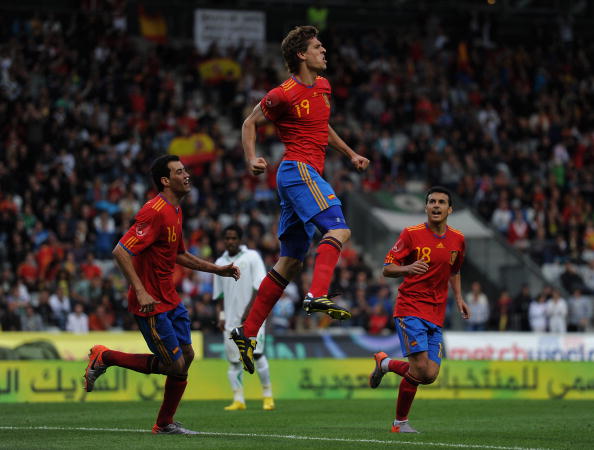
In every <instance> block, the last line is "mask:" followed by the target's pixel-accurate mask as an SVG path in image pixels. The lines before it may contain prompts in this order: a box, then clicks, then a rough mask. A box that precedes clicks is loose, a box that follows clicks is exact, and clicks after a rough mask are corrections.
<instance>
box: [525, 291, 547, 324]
mask: <svg viewBox="0 0 594 450" xmlns="http://www.w3.org/2000/svg"><path fill="white" fill-rule="evenodd" d="M546 302H547V297H546V295H545V294H543V293H541V294H540V295H539V296H538V297H536V298H535V299H534V300H532V301H531V302H530V308H529V309H528V317H529V320H530V329H531V330H532V331H536V332H539V333H544V332H545V331H547V303H546Z"/></svg>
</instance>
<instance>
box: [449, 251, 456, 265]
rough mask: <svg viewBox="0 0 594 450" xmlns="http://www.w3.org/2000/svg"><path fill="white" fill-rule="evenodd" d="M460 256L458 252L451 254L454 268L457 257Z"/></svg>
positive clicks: (451, 262)
mask: <svg viewBox="0 0 594 450" xmlns="http://www.w3.org/2000/svg"><path fill="white" fill-rule="evenodd" d="M457 256H458V252H450V266H453V265H454V263H455V262H456V257H457Z"/></svg>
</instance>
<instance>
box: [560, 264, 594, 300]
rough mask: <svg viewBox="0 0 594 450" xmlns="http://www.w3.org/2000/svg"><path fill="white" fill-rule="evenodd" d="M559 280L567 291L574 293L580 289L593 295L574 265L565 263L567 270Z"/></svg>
mask: <svg viewBox="0 0 594 450" xmlns="http://www.w3.org/2000/svg"><path fill="white" fill-rule="evenodd" d="M559 278H560V280H561V284H562V285H563V287H564V288H565V290H566V291H568V292H574V291H575V290H576V289H579V290H580V291H582V292H585V293H587V294H591V292H590V290H589V289H588V288H587V287H586V284H585V283H584V280H583V279H582V277H581V276H580V275H579V274H578V273H577V270H576V268H575V266H574V265H573V264H572V263H570V262H567V263H565V270H564V271H563V273H562V274H561V276H560V277H559Z"/></svg>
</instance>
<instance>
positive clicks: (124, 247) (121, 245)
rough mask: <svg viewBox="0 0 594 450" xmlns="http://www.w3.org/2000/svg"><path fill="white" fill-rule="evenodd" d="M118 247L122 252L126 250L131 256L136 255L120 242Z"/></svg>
mask: <svg viewBox="0 0 594 450" xmlns="http://www.w3.org/2000/svg"><path fill="white" fill-rule="evenodd" d="M119 244H120V247H122V248H123V249H124V250H126V251H127V252H128V253H130V254H131V255H132V256H136V254H135V253H134V252H132V251H131V250H130V249H129V248H128V247H126V246H125V245H124V244H122V243H121V242H119Z"/></svg>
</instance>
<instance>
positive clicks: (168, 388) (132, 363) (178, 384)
mask: <svg viewBox="0 0 594 450" xmlns="http://www.w3.org/2000/svg"><path fill="white" fill-rule="evenodd" d="M102 359H103V363H104V364H105V365H108V366H119V367H124V368H126V369H131V370H135V371H136V372H141V373H147V374H148V373H160V372H159V371H158V369H159V359H158V358H157V357H156V356H155V355H142V354H134V353H122V352H118V351H115V350H106V351H105V352H103V355H102ZM187 384H188V381H187V377H184V378H179V377H174V376H171V375H169V376H167V379H166V380H165V393H164V395H163V403H162V404H161V409H160V410H159V416H158V417H157V425H158V426H159V427H166V426H167V425H169V424H170V423H173V416H174V415H175V411H176V410H177V407H178V405H179V402H180V400H181V398H182V396H183V395H184V391H185V390H186V385H187Z"/></svg>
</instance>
